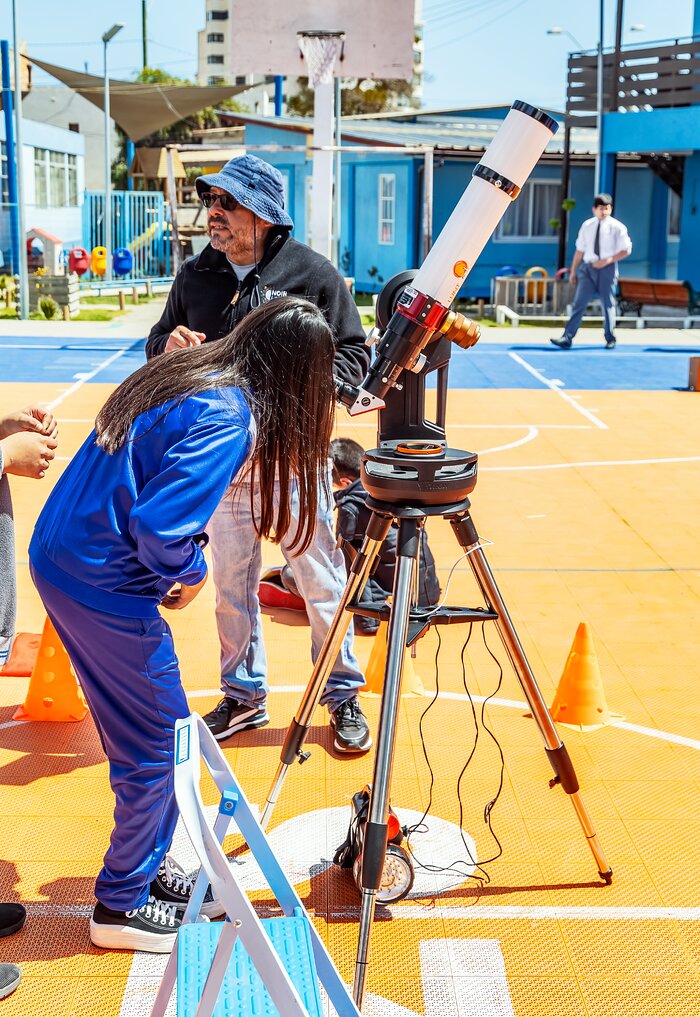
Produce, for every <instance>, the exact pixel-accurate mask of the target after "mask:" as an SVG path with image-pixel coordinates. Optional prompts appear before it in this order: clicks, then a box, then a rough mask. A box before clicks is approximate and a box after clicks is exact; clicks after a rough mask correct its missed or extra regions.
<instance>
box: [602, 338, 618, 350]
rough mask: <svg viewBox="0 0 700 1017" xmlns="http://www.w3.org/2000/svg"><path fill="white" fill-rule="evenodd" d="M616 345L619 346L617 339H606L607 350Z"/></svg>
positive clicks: (612, 348)
mask: <svg viewBox="0 0 700 1017" xmlns="http://www.w3.org/2000/svg"><path fill="white" fill-rule="evenodd" d="M616 346H617V340H616V339H606V340H605V349H606V350H614V349H615V347H616Z"/></svg>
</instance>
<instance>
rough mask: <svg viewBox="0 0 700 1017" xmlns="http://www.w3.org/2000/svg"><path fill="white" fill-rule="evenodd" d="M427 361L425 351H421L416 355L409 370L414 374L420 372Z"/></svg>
mask: <svg viewBox="0 0 700 1017" xmlns="http://www.w3.org/2000/svg"><path fill="white" fill-rule="evenodd" d="M427 363H428V358H427V357H426V355H425V353H421V355H420V356H419V357H418V359H417V360H416V362H415V364H414V365H413V367H412V368H411V370H412V371H413V373H414V374H420V373H421V371H422V370H423V368H424V367H425V365H426V364H427ZM394 387H395V388H398V386H394Z"/></svg>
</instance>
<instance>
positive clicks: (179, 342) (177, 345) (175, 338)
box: [164, 325, 206, 353]
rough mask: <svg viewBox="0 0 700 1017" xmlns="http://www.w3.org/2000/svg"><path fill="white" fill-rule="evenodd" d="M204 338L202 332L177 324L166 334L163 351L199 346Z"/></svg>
mask: <svg viewBox="0 0 700 1017" xmlns="http://www.w3.org/2000/svg"><path fill="white" fill-rule="evenodd" d="M205 339H206V335H205V333H204V332H193V331H192V330H191V329H189V328H188V327H187V325H177V326H176V327H175V328H174V329H173V330H172V332H171V333H170V335H169V336H168V341H167V343H166V344H165V351H164V352H165V353H168V352H169V351H170V350H180V349H183V348H184V347H186V346H201V345H202V343H203V342H204V340H205Z"/></svg>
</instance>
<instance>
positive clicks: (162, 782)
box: [32, 570, 190, 911]
mask: <svg viewBox="0 0 700 1017" xmlns="http://www.w3.org/2000/svg"><path fill="white" fill-rule="evenodd" d="M32 578H33V580H34V583H35V585H36V587H37V589H38V591H39V593H40V595H41V599H42V600H43V602H44V606H45V607H46V613H47V614H48V616H49V618H50V619H51V621H52V622H53V624H54V626H55V628H56V631H57V632H58V635H59V636H60V638H61V641H62V643H63V645H64V646H65V648H66V650H67V651H68V655H69V657H70V659H71V662H72V664H73V667H74V668H75V673H76V674H77V676H78V678H79V680H80V685H81V687H82V690H83V692H84V694H85V698H86V700H87V703H88V706H89V707H90V713H91V714H92V718H93V720H94V722H95V726H96V727H97V730H98V732H99V735H100V740H101V741H102V747H103V748H104V751H105V755H106V756H107V758H108V760H109V780H110V784H111V785H112V790H113V791H114V796H115V798H116V806H115V810H114V830H113V831H112V836H111V839H110V845H109V848H108V850H107V853H106V855H105V857H104V866H103V868H102V871H101V872H100V874H99V876H98V877H97V882H96V884H95V896H96V897H97V899H98V900H99V901H100V902H101V903H102V904H104V905H106V906H107V907H109V908H114V909H115V910H117V911H130V910H131V909H132V908H138V907H141V905H142V904H145V903H146V900H147V898H148V887H149V884H150V882H151V880H152V879H154V878H155V876H156V875H157V873H158V868H159V866H160V863H161V861H162V859H163V857H164V855H165V853H166V851H167V850H168V848H169V847H170V842H171V840H172V837H173V833H174V831H175V825H176V823H177V816H178V812H177V805H176V803H175V796H174V793H173V744H174V731H175V721H176V719H177V718H179V717H187V716H188V715H189V712H190V710H189V708H188V706H187V700H186V698H185V692H184V690H183V688H182V684H181V682H180V670H179V665H178V661H177V657H176V655H175V647H174V645H173V638H172V634H171V632H170V627H169V626H168V625H167V623H166V622H165V621H164V620H163V619H162V618H161V617H160V616H158V617H157V618H122V617H118V616H117V615H110V614H104V613H103V612H101V611H95V610H93V609H92V608H89V607H86V606H85V605H84V604H81V603H79V602H78V601H76V600H73V598H72V597H69V596H67V595H66V594H65V593H62V592H61V591H60V590H58V589H57V588H56V587H55V586H52V585H51V584H50V583H47V582H46V581H45V580H44V579H42V577H41V576H39V575H37V574H36V572H34V571H33V570H32Z"/></svg>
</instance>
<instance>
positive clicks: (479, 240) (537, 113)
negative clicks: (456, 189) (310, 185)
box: [412, 100, 559, 307]
mask: <svg viewBox="0 0 700 1017" xmlns="http://www.w3.org/2000/svg"><path fill="white" fill-rule="evenodd" d="M558 126H559V125H558V124H557V122H556V120H553V119H552V117H550V116H548V115H547V114H546V113H544V112H543V111H542V110H539V109H536V108H535V107H534V106H530V105H528V103H526V102H521V101H520V100H518V101H516V102H514V103H513V105H512V107H511V109H510V111H509V113H508V115H507V116H506V118H505V120H504V121H503V124H502V125H501V127H500V128H499V129H498V131H497V133H496V135H495V137H494V138H493V140H492V142H491V144H490V145H489V147H488V148H487V149H486V151H485V152H484V155H483V158H482V159H481V162H479V163H478V164H477V166H476V168H475V170H474V175H473V177H472V180H471V182H470V184H469V186H468V187H467V189H466V190H465V192H464V194H463V195H462V197H461V199H460V201H459V202H458V204H457V206H456V208H455V210H454V211H453V213H452V215H451V216H450V218H449V219H448V220H447V222H446V224H445V226H444V228H443V230H442V232H441V233H440V236H439V237H438V238H437V240H436V241H435V244H434V245H433V247H432V248H431V250H430V252H429V253H428V256H427V258H426V259H425V261H424V262H423V264H422V266H421V268H420V269H419V271H418V275H417V276H416V277H415V279H414V280H413V283H412V285H413V288H414V289H416V290H418V291H419V292H420V293H429V294H430V296H431V297H434V299H435V300H438V301H439V302H440V303H441V304H444V305H445V306H446V307H449V305H450V304H451V303H452V301H453V300H454V298H455V296H456V295H457V293H458V291H459V289H460V287H461V286H462V284H463V283H464V280H465V279H466V277H467V275H468V274H469V272H470V271H471V269H472V268H473V267H474V264H475V262H476V260H477V258H478V257H479V255H480V254H481V252H482V251H483V249H484V247H485V246H486V243H487V241H488V239H489V237H490V236H491V234H492V233H493V231H494V230H495V229H496V227H497V226H498V224H499V222H500V221H501V219H502V218H503V215H504V213H505V211H506V209H507V208H508V206H509V205H510V203H511V201H512V200H513V199H514V198H515V197H517V195H518V193H519V192H520V190H521V188H522V186H523V184H524V183H525V181H526V180H527V178H528V177H529V175H530V173H532V170H533V169H534V168H535V166H536V164H537V162H538V160H539V159H540V157H541V155H542V153H543V152H544V150H545V148H546V147H547V145H548V143H549V141H550V140H551V138H552V137H553V135H554V134H555V133H556V131H557V129H558Z"/></svg>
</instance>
